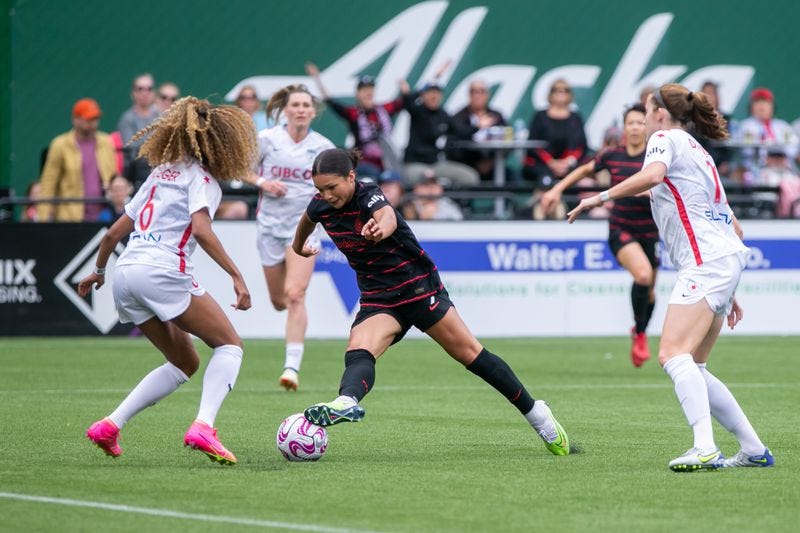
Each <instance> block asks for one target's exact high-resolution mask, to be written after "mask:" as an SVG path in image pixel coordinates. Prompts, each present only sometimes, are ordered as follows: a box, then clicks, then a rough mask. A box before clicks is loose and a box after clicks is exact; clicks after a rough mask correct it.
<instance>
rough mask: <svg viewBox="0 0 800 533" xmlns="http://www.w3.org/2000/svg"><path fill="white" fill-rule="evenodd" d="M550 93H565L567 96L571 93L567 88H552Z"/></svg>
mask: <svg viewBox="0 0 800 533" xmlns="http://www.w3.org/2000/svg"><path fill="white" fill-rule="evenodd" d="M550 92H551V93H567V94H569V93H571V92H572V89H570V88H569V87H553V90H552V91H550Z"/></svg>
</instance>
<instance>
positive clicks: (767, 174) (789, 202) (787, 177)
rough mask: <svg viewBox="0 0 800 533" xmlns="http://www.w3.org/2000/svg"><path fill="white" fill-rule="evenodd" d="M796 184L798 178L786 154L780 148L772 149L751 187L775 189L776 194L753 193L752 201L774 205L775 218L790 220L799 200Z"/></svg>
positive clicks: (799, 188)
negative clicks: (776, 190)
mask: <svg viewBox="0 0 800 533" xmlns="http://www.w3.org/2000/svg"><path fill="white" fill-rule="evenodd" d="M798 182H800V177H798V175H797V172H795V171H794V170H793V169H792V164H791V161H790V160H789V158H788V157H787V156H786V152H785V151H783V150H782V149H781V148H777V147H773V148H770V149H769V150H768V151H767V158H766V162H765V164H764V166H763V167H761V169H760V170H759V173H758V177H757V178H756V180H755V181H754V182H753V185H757V186H762V187H775V188H777V189H778V192H777V193H772V192H754V193H753V194H752V197H753V199H754V200H760V201H763V202H768V203H770V204H774V205H775V215H776V216H778V217H781V218H790V217H793V216H795V214H794V209H796V207H795V202H796V201H797V200H798V199H800V187H798ZM798 205H800V204H798Z"/></svg>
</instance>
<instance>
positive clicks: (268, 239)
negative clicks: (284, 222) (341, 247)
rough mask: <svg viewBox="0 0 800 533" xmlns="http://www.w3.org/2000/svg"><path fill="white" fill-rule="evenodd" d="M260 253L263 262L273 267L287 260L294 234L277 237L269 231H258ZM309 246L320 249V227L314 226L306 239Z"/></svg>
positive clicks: (266, 265)
mask: <svg viewBox="0 0 800 533" xmlns="http://www.w3.org/2000/svg"><path fill="white" fill-rule="evenodd" d="M256 239H257V241H258V255H260V256H261V264H262V265H264V266H265V267H271V266H275V265H278V264H280V263H283V262H284V261H285V260H286V248H290V247H291V246H292V242H293V241H294V235H293V236H291V237H276V236H274V235H271V234H269V233H262V232H260V231H259V232H258V237H256ZM306 244H307V245H308V246H311V247H312V248H316V249H319V248H320V246H321V243H320V240H319V227H317V226H315V227H314V232H313V233H312V234H311V236H310V237H309V238H308V240H307V241H306Z"/></svg>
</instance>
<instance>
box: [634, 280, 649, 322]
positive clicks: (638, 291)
mask: <svg viewBox="0 0 800 533" xmlns="http://www.w3.org/2000/svg"><path fill="white" fill-rule="evenodd" d="M631 306H632V307H633V320H634V321H635V322H636V333H643V332H644V331H645V330H646V329H647V322H649V320H650V316H649V315H650V313H649V312H648V310H649V307H650V287H648V286H647V285H639V284H638V283H634V284H633V286H632V287H631Z"/></svg>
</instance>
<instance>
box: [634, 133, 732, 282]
mask: <svg viewBox="0 0 800 533" xmlns="http://www.w3.org/2000/svg"><path fill="white" fill-rule="evenodd" d="M656 161H660V162H662V163H664V164H665V165H666V166H667V175H666V177H665V178H664V182H663V183H661V184H660V185H658V186H656V187H653V189H651V191H650V192H651V202H652V209H653V218H654V219H655V221H656V224H657V225H658V232H659V234H660V235H661V239H662V240H663V241H664V244H665V245H666V247H667V251H668V252H669V256H670V259H671V260H672V264H673V265H674V266H675V268H676V269H677V270H682V269H684V268H687V267H690V266H693V265H701V264H703V263H704V262H705V261H711V260H713V259H716V258H718V257H723V256H726V255H730V254H734V253H737V252H746V251H747V250H748V249H747V247H746V246H745V245H744V244H743V243H742V241H741V240H740V239H739V237H738V236H737V235H736V232H735V231H734V229H733V212H732V211H731V208H730V206H729V205H728V200H727V196H726V195H725V189H724V188H723V187H722V183H721V181H720V179H719V174H718V173H717V167H716V164H715V163H714V160H713V159H712V158H711V156H710V155H709V154H708V152H706V150H705V149H704V148H703V147H702V146H701V145H700V143H699V142H697V141H696V140H695V138H694V137H692V136H691V135H690V134H688V133H687V132H686V131H684V130H682V129H670V130H661V131H657V132H655V133H654V134H653V135H652V136H651V137H650V139H649V140H648V141H647V151H646V153H645V158H644V165H643V166H642V168H645V167H647V165H649V164H651V163H654V162H656Z"/></svg>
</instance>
